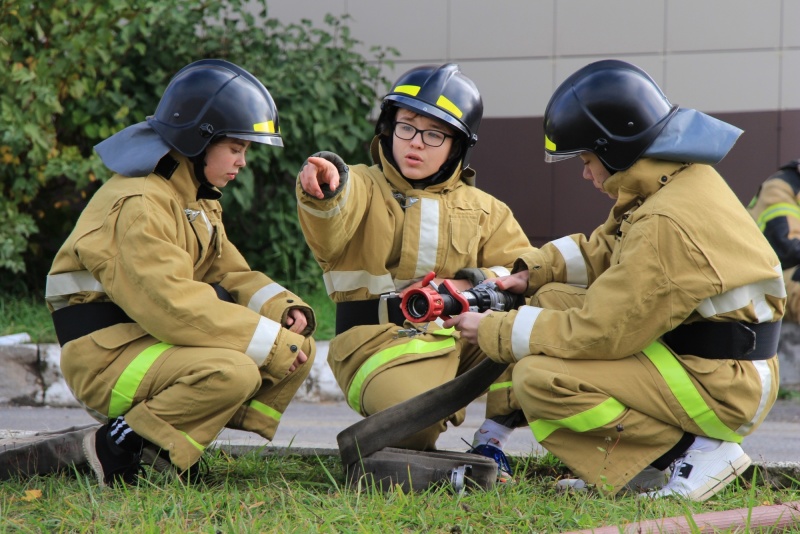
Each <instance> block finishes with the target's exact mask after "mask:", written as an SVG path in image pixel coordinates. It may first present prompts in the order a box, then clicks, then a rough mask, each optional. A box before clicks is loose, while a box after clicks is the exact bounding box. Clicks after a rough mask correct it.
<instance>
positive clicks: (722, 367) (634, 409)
mask: <svg viewBox="0 0 800 534" xmlns="http://www.w3.org/2000/svg"><path fill="white" fill-rule="evenodd" d="M585 291H586V290H584V289H579V288H576V287H573V286H568V285H565V284H556V283H553V284H547V285H545V286H543V287H542V288H540V289H539V291H538V292H537V293H536V294H535V295H534V296H533V297H532V298H531V301H530V304H531V305H534V306H539V307H542V308H548V309H568V308H571V307H580V306H581V305H582V302H583V299H584V295H585ZM677 361H678V362H680V365H681V366H682V367H683V368H684V369H685V370H686V372H687V373H688V376H689V378H690V379H691V383H692V384H693V385H694V386H695V387H696V389H697V391H698V392H699V395H700V396H701V397H702V399H703V400H704V401H705V403H706V404H707V405H708V407H709V408H710V409H711V411H712V412H714V413H715V414H716V416H717V417H718V418H719V420H720V421H721V422H722V424H723V425H725V426H726V427H728V428H729V429H731V430H736V431H738V432H739V433H740V434H741V435H747V434H749V433H751V432H752V431H753V430H755V429H756V428H757V427H758V425H759V424H760V423H761V422H762V421H763V418H764V417H766V414H767V412H768V411H769V408H770V407H771V406H772V405H773V404H774V402H775V398H776V395H777V389H778V359H777V357H773V358H771V359H769V360H765V361H764V362H763V365H762V364H759V365H758V367H760V368H761V369H762V372H761V373H759V371H758V370H757V368H756V367H757V366H756V365H754V362H750V361H738V360H708V359H702V358H698V357H696V356H680V357H677ZM764 370H766V372H764ZM765 376H766V377H767V382H768V383H766V384H764V387H763V390H767V389H768V391H763V390H762V379H763V378H764V377H765ZM512 381H513V388H514V392H515V393H516V396H517V399H518V401H519V403H520V405H521V406H522V410H523V411H524V413H525V416H526V418H527V419H528V422H529V424H530V425H531V428H532V429H533V430H534V435H535V436H536V434H537V432H536V427H537V425H539V424H541V422H542V421H545V422H548V424H549V422H563V421H565V420H568V418H572V422H573V423H574V422H575V420H576V419H578V420H580V419H581V418H583V421H582V422H581V424H582V426H583V427H584V428H583V431H580V432H576V431H574V430H573V429H571V428H566V427H563V426H561V427H559V426H553V428H556V430H554V431H552V433H550V434H549V435H547V437H546V438H545V439H543V440H540V443H541V445H542V446H544V447H545V448H547V449H548V450H549V451H550V452H551V453H553V454H554V455H555V456H556V457H558V458H559V459H560V460H561V461H563V462H564V463H565V464H566V465H567V466H568V467H569V468H570V469H571V470H572V471H573V473H575V474H576V475H577V476H578V477H580V478H582V479H584V480H585V481H587V482H589V483H592V484H596V485H597V487H598V488H600V489H601V490H602V491H605V492H608V493H609V494H614V493H616V492H617V491H619V489H621V488H622V486H624V485H625V483H627V482H628V481H629V480H630V479H631V478H633V477H634V476H635V475H636V474H638V473H639V472H640V471H641V470H642V469H644V468H645V467H647V466H648V465H649V464H650V463H651V462H653V461H655V460H656V459H658V458H659V457H660V456H662V455H663V454H665V453H666V452H667V451H669V450H670V449H671V448H672V447H673V446H674V445H675V444H676V443H677V442H678V440H679V439H680V438H681V436H682V435H683V433H684V432H689V433H691V434H695V435H706V433H705V432H704V431H703V429H701V428H700V426H698V424H697V422H696V421H695V420H693V419H692V418H691V417H690V416H689V415H688V414H687V412H686V411H685V410H684V408H683V406H682V405H681V404H680V402H679V401H678V400H677V398H676V396H675V394H673V392H672V391H671V390H670V387H669V385H668V383H667V381H665V379H664V378H663V377H662V376H661V374H660V373H659V371H658V369H657V368H656V367H655V365H654V364H653V363H652V362H651V361H650V360H649V359H648V357H647V356H646V355H645V354H644V353H637V354H634V355H632V356H628V357H623V358H619V359H596V360H569V359H562V358H554V357H549V356H527V357H524V358H522V359H521V360H520V361H519V362H517V364H516V365H515V367H514V372H513V379H512ZM609 399H611V401H614V400H616V405H617V406H619V407H620V412H619V415H618V416H617V417H614V418H613V419H611V420H610V421H609V420H605V421H602V422H598V424H592V422H591V419H592V416H593V412H592V410H593V409H595V412H596V411H598V410H601V409H602V407H603V406H608V405H609V402H608V401H609ZM760 402H764V403H765V406H763V407H762V408H761V409H759V403H760ZM604 403H605V404H604ZM764 407H765V408H766V409H764ZM537 439H538V437H537Z"/></svg>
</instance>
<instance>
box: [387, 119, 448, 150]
mask: <svg viewBox="0 0 800 534" xmlns="http://www.w3.org/2000/svg"><path fill="white" fill-rule="evenodd" d="M417 133H419V134H421V135H422V142H423V143H425V144H426V145H428V146H432V147H437V146H442V144H443V143H444V140H445V139H447V138H448V137H453V136H452V135H448V134H446V133H444V132H440V131H439V130H420V129H419V128H417V127H415V126H412V125H411V124H408V123H407V122H395V123H394V135H396V136H397V138H398V139H402V140H403V141H411V140H412V139H414V136H415V135H417Z"/></svg>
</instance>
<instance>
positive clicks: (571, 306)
mask: <svg viewBox="0 0 800 534" xmlns="http://www.w3.org/2000/svg"><path fill="white" fill-rule="evenodd" d="M741 133H742V132H741V130H740V129H738V128H736V127H734V126H732V125H730V124H726V123H724V122H722V121H719V120H717V119H714V118H713V117H710V116H708V115H705V114H703V113H702V112H699V111H697V110H693V109H689V108H679V107H678V106H675V105H672V104H671V103H670V102H669V100H667V97H666V96H665V95H664V93H663V92H662V91H661V89H660V88H659V87H658V86H657V85H656V83H655V82H654V81H653V79H652V78H651V77H650V76H649V75H648V74H647V73H646V72H644V71H643V70H641V69H640V68H638V67H636V66H634V65H631V64H629V63H625V62H622V61H616V60H604V61H600V62H596V63H592V64H590V65H588V66H586V67H583V68H582V69H580V70H578V71H577V72H576V73H574V74H573V75H572V76H570V77H569V78H567V80H566V81H564V82H563V83H562V84H561V85H560V86H559V88H558V89H556V92H555V93H554V94H553V96H552V98H551V99H550V103H549V104H548V106H547V108H546V111H545V117H544V134H545V158H546V160H547V161H558V160H563V159H567V158H572V157H578V158H580V159H581V161H582V163H583V178H584V179H586V180H587V181H591V182H592V183H593V185H594V186H595V187H596V188H597V189H598V190H600V191H602V192H603V193H606V194H607V195H608V196H610V197H612V198H613V199H615V204H614V206H613V208H612V210H611V213H610V214H609V216H608V218H607V219H606V222H605V223H603V224H602V225H601V226H599V227H598V228H597V229H596V230H595V231H594V232H593V233H592V234H591V235H590V236H584V235H580V234H576V235H571V236H566V237H563V238H560V239H557V240H555V241H552V242H550V243H547V244H545V245H544V246H543V247H542V248H541V249H540V250H537V251H535V252H532V253H529V254H525V255H523V256H521V257H520V259H519V260H518V261H517V263H516V265H515V266H514V271H515V272H514V273H512V274H511V275H509V276H508V277H504V278H500V279H499V280H497V285H498V287H501V288H502V289H505V290H509V291H511V290H514V291H515V292H516V293H524V294H525V295H526V296H528V297H530V299H529V300H528V302H527V305H525V306H522V307H520V308H519V309H518V310H512V311H508V312H502V311H492V312H488V313H487V314H477V313H473V312H467V313H464V314H461V315H459V316H455V317H453V318H452V319H451V320H449V321H446V322H445V325H446V326H455V327H456V328H457V329H458V330H460V331H461V334H462V337H464V338H466V339H469V340H470V341H471V342H473V343H476V344H477V345H478V346H480V348H481V349H482V350H483V351H485V352H486V354H488V356H489V357H490V358H491V359H492V360H495V361H497V362H508V363H512V362H515V365H514V373H513V378H512V382H513V389H514V393H515V394H516V396H517V399H518V400H519V403H520V404H521V405H522V409H523V411H524V412H525V416H526V418H527V420H528V423H529V424H530V427H531V429H532V430H533V433H534V437H535V438H536V440H537V441H538V442H539V443H541V444H542V445H543V446H544V447H546V448H547V449H548V450H549V451H550V452H551V453H553V454H554V455H555V456H557V457H558V458H560V459H561V460H562V461H563V462H564V463H565V464H566V465H567V466H568V467H570V469H572V471H573V472H574V473H575V474H576V475H578V477H579V478H578V479H571V481H572V482H574V484H573V485H572V487H580V486H581V485H582V484H583V483H590V484H594V485H595V486H596V487H597V488H598V489H599V490H601V491H604V492H608V493H611V494H614V493H616V492H618V491H620V490H623V489H628V490H632V491H635V492H641V493H642V494H643V495H644V496H646V497H650V498H660V497H667V496H681V497H686V498H689V499H692V500H696V501H702V500H705V499H708V498H710V497H711V496H713V495H715V494H716V493H718V492H719V491H721V490H722V489H723V488H725V486H727V485H728V484H729V483H730V482H732V481H733V480H734V479H735V478H736V476H737V475H740V474H742V472H743V471H744V470H745V469H746V468H747V467H748V466H749V465H750V463H751V460H750V458H749V457H748V455H747V454H746V453H745V452H744V451H743V450H742V447H741V445H740V443H741V442H742V438H743V437H744V436H747V435H749V434H750V433H752V432H753V431H754V430H756V429H757V428H758V426H759V425H760V424H761V422H762V421H764V418H765V417H766V415H767V413H768V412H769V410H770V408H771V407H772V405H773V404H774V402H775V399H776V396H777V389H778V384H779V378H778V358H777V356H776V351H777V346H778V337H779V332H780V320H781V317H782V316H783V311H784V305H785V301H786V291H785V288H784V284H783V277H782V271H781V266H780V264H779V261H778V257H777V256H776V254H775V252H774V251H773V250H772V247H770V245H769V243H768V242H767V240H766V239H765V238H764V236H763V235H762V234H761V232H760V230H759V228H758V226H757V225H756V224H755V222H754V221H753V219H752V217H751V216H750V215H749V214H748V213H747V210H746V209H745V207H744V206H743V205H742V203H741V202H740V201H739V199H738V198H737V197H736V195H735V194H734V193H733V191H731V189H730V187H729V186H728V185H727V183H726V182H725V181H724V180H723V179H722V177H721V176H720V175H719V174H718V173H717V171H716V170H715V169H714V167H713V166H712V165H715V164H716V163H717V162H719V161H720V160H721V159H722V158H723V157H724V156H725V155H726V154H727V153H728V152H729V150H730V149H731V148H732V147H733V144H734V143H735V141H736V139H737V138H738V137H739V135H740V134H741ZM567 485H568V486H569V485H570V483H569V482H567Z"/></svg>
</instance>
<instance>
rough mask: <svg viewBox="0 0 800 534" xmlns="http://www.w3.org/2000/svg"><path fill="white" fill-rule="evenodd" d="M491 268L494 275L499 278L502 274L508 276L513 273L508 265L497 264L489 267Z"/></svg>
mask: <svg viewBox="0 0 800 534" xmlns="http://www.w3.org/2000/svg"><path fill="white" fill-rule="evenodd" d="M489 270H490V271H492V272H493V273H494V275H495V276H496V277H498V278H500V277H501V276H508V275H510V274H511V271H509V270H508V269H507V268H506V267H503V266H502V265H495V266H494V267H489Z"/></svg>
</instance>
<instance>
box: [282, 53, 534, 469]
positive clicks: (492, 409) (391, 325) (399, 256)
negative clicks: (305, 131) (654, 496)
mask: <svg viewBox="0 0 800 534" xmlns="http://www.w3.org/2000/svg"><path fill="white" fill-rule="evenodd" d="M482 116H483V101H482V99H481V95H480V92H479V91H478V88H477V87H476V86H475V84H474V83H473V81H472V80H471V79H469V78H468V77H467V76H465V75H464V74H463V73H462V72H461V69H460V68H459V66H458V65H455V64H446V65H425V66H420V67H416V68H413V69H411V70H409V71H408V72H406V73H404V74H402V75H401V76H400V77H399V78H398V80H397V81H396V82H395V84H394V85H393V88H392V90H391V91H390V92H389V94H388V95H386V96H385V97H384V98H383V102H382V104H381V114H380V116H379V118H378V121H377V125H376V130H375V137H374V138H373V140H372V143H371V156H372V160H373V161H374V165H371V166H369V165H351V166H348V165H346V164H345V162H344V161H343V160H342V159H341V158H340V157H339V156H338V155H336V154H334V153H332V152H319V153H317V154H315V155H313V156H311V157H309V158H308V160H307V162H306V163H305V165H303V167H302V168H301V169H300V172H299V174H298V179H297V187H296V194H297V201H298V203H297V204H298V216H299V219H300V224H301V227H302V229H303V234H304V235H305V238H306V242H307V243H308V245H309V247H310V248H311V250H312V251H313V253H314V256H315V258H316V259H317V261H318V263H319V264H320V267H321V268H322V271H323V278H324V281H325V287H326V289H327V291H328V295H329V296H330V298H331V299H332V300H333V301H334V302H336V337H335V338H334V339H333V340H332V341H331V344H330V349H329V352H328V363H329V365H330V367H331V369H332V371H333V374H334V376H335V378H336V381H337V383H338V384H339V387H340V388H341V389H342V392H343V393H344V395H345V398H346V399H347V402H348V404H349V405H350V407H351V408H352V409H353V410H354V411H356V412H358V413H359V414H361V415H363V416H370V415H372V414H377V413H378V412H381V411H383V410H385V409H387V408H390V407H393V406H395V405H397V404H400V403H402V402H403V401H405V400H407V399H411V398H413V397H415V396H417V395H419V394H421V393H423V392H426V391H428V390H430V389H433V388H435V387H437V386H440V385H441V384H444V383H446V382H448V381H450V380H451V379H453V378H455V377H457V376H460V375H462V374H463V373H465V372H467V371H468V370H469V369H472V368H474V367H475V366H476V365H478V364H479V363H480V362H481V361H482V360H484V359H485V358H486V355H485V354H484V353H483V352H482V351H481V350H479V349H478V348H477V347H475V346H472V345H470V344H469V343H465V342H464V341H463V340H461V339H459V335H458V333H457V332H454V331H453V330H452V329H444V328H441V327H440V325H439V324H438V323H436V322H433V321H431V322H423V323H416V324H414V325H411V324H410V323H409V322H407V321H405V318H404V316H403V314H402V313H401V311H400V302H401V299H400V298H399V297H398V294H399V293H402V292H403V291H404V290H409V289H412V288H415V287H420V286H421V285H422V283H423V278H424V277H425V276H426V275H427V274H428V273H429V272H431V271H433V272H435V273H436V276H437V277H439V278H438V279H437V280H436V281H437V282H441V281H442V280H444V279H457V281H456V282H453V283H454V284H456V285H457V286H458V287H459V288H460V289H463V288H469V287H472V286H473V285H475V284H477V283H479V282H481V281H483V280H485V279H487V278H495V277H497V276H501V275H504V274H508V273H509V272H510V270H509V269H510V267H511V266H512V265H513V262H514V260H515V259H516V257H517V256H519V255H521V254H523V253H525V252H528V251H531V250H533V248H534V247H532V246H531V245H530V243H529V241H528V238H527V237H526V235H525V233H524V231H523V230H522V227H521V226H520V225H519V223H518V222H517V221H516V219H515V218H514V216H513V214H512V212H511V210H510V209H509V207H508V206H507V205H506V204H504V203H503V202H501V201H499V200H498V199H496V198H494V197H493V196H491V195H489V194H488V193H486V192H484V191H482V190H481V189H479V188H477V187H475V171H474V170H473V169H472V168H470V167H469V156H470V153H471V152H472V148H473V147H474V146H475V144H476V143H477V141H478V128H479V125H480V122H481V118H482ZM487 179H500V178H499V177H492V176H491V174H489V175H487ZM400 296H402V295H400ZM440 322H441V321H440ZM518 415H519V416H518ZM464 417H465V410H463V409H455V410H453V411H452V412H450V413H447V414H444V415H442V417H441V418H440V419H439V420H437V421H432V422H431V424H430V425H429V426H428V427H427V428H422V429H419V431H418V432H415V433H413V434H409V435H407V436H404V437H400V436H398V439H397V441H395V442H393V443H392V444H391V445H393V446H394V447H398V448H402V449H409V450H415V451H433V450H435V449H436V441H437V439H438V437H439V435H440V434H441V433H442V432H444V431H446V429H447V426H448V424H450V425H460V424H461V423H462V422H463V421H464ZM518 423H521V424H524V418H523V417H521V412H520V410H519V405H518V403H517V402H516V400H515V399H514V396H513V394H512V393H511V388H510V372H509V373H508V374H507V375H506V376H505V377H500V378H499V379H498V380H497V382H496V383H495V384H493V385H492V387H491V388H490V391H489V393H488V398H487V403H486V420H485V421H484V423H483V424H482V425H481V428H480V430H479V431H478V432H477V433H476V434H475V437H474V440H473V442H472V444H471V445H472V451H473V452H475V453H478V454H481V455H487V456H491V457H492V458H495V459H496V460H497V463H498V469H499V471H498V475H499V477H500V478H501V479H502V480H508V478H509V473H508V462H507V461H506V459H505V455H504V454H503V452H502V447H503V445H504V443H505V442H506V440H507V439H508V437H509V436H510V434H511V432H512V430H513V428H514V427H515V426H517V424H518Z"/></svg>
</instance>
